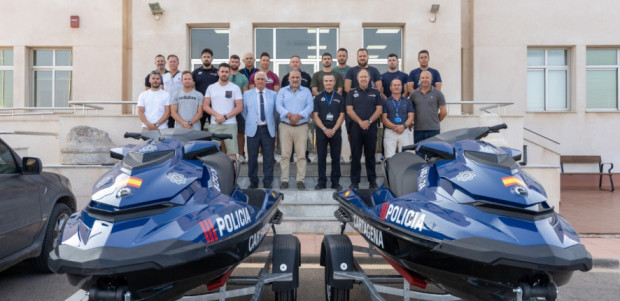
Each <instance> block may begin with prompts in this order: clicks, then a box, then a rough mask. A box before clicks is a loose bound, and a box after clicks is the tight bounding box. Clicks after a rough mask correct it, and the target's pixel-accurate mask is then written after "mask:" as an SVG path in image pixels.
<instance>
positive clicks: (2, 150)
mask: <svg viewBox="0 0 620 301" xmlns="http://www.w3.org/2000/svg"><path fill="white" fill-rule="evenodd" d="M11 173H17V164H15V159H14V158H13V154H11V150H10V149H9V148H8V147H7V146H6V145H5V144H4V143H1V142H0V174H11Z"/></svg>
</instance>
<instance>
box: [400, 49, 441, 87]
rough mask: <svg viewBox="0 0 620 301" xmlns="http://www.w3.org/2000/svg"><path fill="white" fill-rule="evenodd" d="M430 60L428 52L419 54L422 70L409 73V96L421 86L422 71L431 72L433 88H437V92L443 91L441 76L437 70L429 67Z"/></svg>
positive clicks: (424, 51)
mask: <svg viewBox="0 0 620 301" xmlns="http://www.w3.org/2000/svg"><path fill="white" fill-rule="evenodd" d="M430 60H431V58H430V55H429V54H428V50H420V52H418V62H419V63H420V68H416V69H413V70H411V72H410V73H409V78H408V82H407V90H408V91H409V94H411V93H413V90H415V89H417V88H418V87H419V86H420V75H421V74H422V71H429V72H430V73H431V77H432V78H433V81H432V82H431V86H433V87H435V89H437V90H441V85H442V82H441V75H440V74H439V71H437V69H433V68H431V67H429V66H428V62H429V61H430Z"/></svg>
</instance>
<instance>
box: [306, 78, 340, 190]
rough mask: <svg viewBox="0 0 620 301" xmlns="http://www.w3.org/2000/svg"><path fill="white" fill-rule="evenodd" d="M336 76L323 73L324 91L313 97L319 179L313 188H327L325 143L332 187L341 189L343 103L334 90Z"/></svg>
mask: <svg viewBox="0 0 620 301" xmlns="http://www.w3.org/2000/svg"><path fill="white" fill-rule="evenodd" d="M335 84H336V78H335V76H334V75H333V74H325V75H323V86H324V87H325V91H323V92H321V93H319V94H318V95H317V96H315V97H314V113H313V114H312V118H313V119H314V124H315V125H316V127H315V129H316V134H315V137H316V152H317V157H318V158H317V159H318V161H319V181H318V183H317V184H316V186H315V187H314V189H317V190H319V189H324V188H327V176H326V175H325V169H326V165H327V144H329V148H330V155H331V158H332V172H331V182H332V186H331V188H332V189H336V190H341V189H342V186H340V184H339V182H340V150H341V149H342V131H341V130H340V127H341V126H342V123H343V122H344V112H345V103H344V99H343V98H342V96H341V95H340V94H338V93H336V91H335V90H334V86H335Z"/></svg>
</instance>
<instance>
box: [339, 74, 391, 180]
mask: <svg viewBox="0 0 620 301" xmlns="http://www.w3.org/2000/svg"><path fill="white" fill-rule="evenodd" d="M357 81H358V83H359V87H358V88H353V89H351V90H350V91H349V93H347V103H346V104H347V115H349V117H350V118H351V156H352V159H351V186H350V188H355V189H357V188H359V182H360V177H361V172H362V166H361V162H360V160H361V158H362V147H363V148H364V157H365V158H366V174H367V175H368V183H369V188H370V189H376V188H378V186H377V182H376V179H377V175H376V173H375V150H376V148H377V124H376V121H378V119H379V116H381V112H382V111H383V100H382V99H381V92H379V91H378V90H377V89H373V88H371V87H370V86H369V82H370V75H369V73H368V71H367V70H366V69H360V70H359V72H358V73H357Z"/></svg>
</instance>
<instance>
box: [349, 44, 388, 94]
mask: <svg viewBox="0 0 620 301" xmlns="http://www.w3.org/2000/svg"><path fill="white" fill-rule="evenodd" d="M362 69H365V70H366V71H368V76H369V77H370V78H369V80H370V82H369V83H368V84H369V85H370V87H371V88H374V89H377V90H378V91H379V92H380V93H383V86H382V84H381V73H379V70H377V68H375V67H372V66H368V50H366V49H364V48H360V49H358V50H357V66H355V67H351V68H350V69H349V70H348V71H347V74H346V75H345V77H344V91H345V92H346V93H349V90H351V89H353V88H358V87H359V83H358V81H357V73H358V72H359V71H360V70H362Z"/></svg>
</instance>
